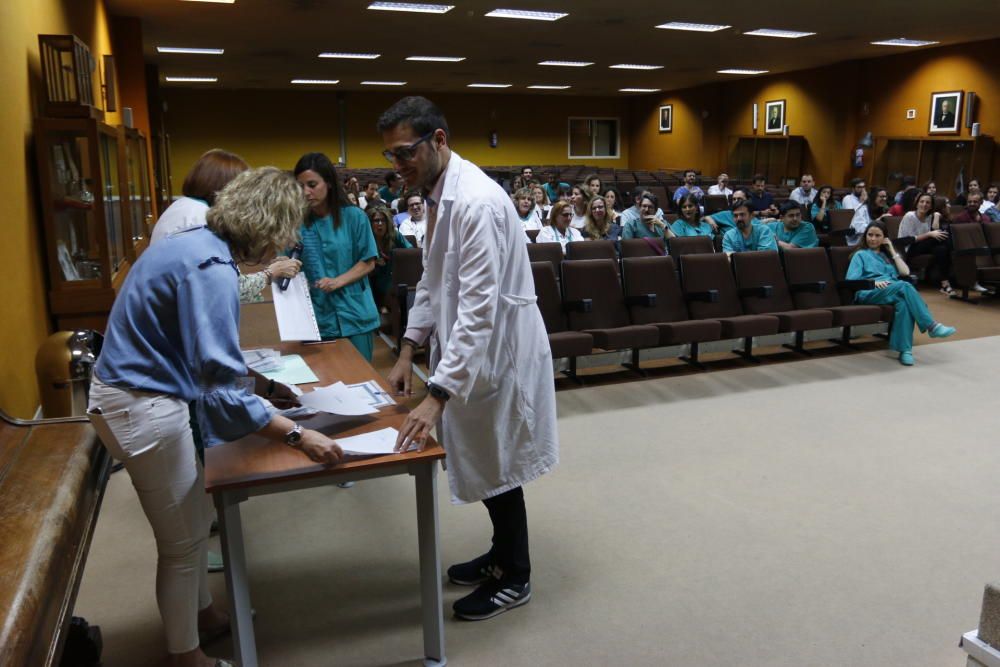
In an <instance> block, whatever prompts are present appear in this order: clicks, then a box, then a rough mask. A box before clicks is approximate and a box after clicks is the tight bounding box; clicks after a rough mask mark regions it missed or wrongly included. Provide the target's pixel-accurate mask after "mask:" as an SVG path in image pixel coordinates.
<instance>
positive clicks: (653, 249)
mask: <svg viewBox="0 0 1000 667" xmlns="http://www.w3.org/2000/svg"><path fill="white" fill-rule="evenodd" d="M621 246H622V258H625V257H656V256H657V255H664V254H666V250H665V249H664V246H663V239H622V241H621Z"/></svg>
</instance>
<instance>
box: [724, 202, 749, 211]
mask: <svg viewBox="0 0 1000 667" xmlns="http://www.w3.org/2000/svg"><path fill="white" fill-rule="evenodd" d="M741 208H745V209H746V210H747V213H749V212H750V202H749V200H746V199H737V200H736V201H734V202H733V205H732V206H730V207H729V210H730V211H732V212H733V213H736V211H738V210H739V209H741Z"/></svg>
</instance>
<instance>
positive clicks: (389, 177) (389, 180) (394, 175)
mask: <svg viewBox="0 0 1000 667" xmlns="http://www.w3.org/2000/svg"><path fill="white" fill-rule="evenodd" d="M401 178H402V176H400V175H399V173H398V172H395V171H390V172H389V173H388V174H386V175H385V184H386V185H387V186H389V187H392V184H393V183H395V182H396V181H398V180H399V179H401Z"/></svg>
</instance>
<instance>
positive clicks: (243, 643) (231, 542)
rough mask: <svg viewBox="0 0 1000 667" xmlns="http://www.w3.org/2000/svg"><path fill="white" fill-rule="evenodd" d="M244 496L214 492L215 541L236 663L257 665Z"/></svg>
mask: <svg viewBox="0 0 1000 667" xmlns="http://www.w3.org/2000/svg"><path fill="white" fill-rule="evenodd" d="M243 500H246V496H242V497H241V496H236V495H234V494H230V493H227V492H225V491H223V492H221V493H217V494H215V507H216V510H217V511H218V515H219V541H220V542H221V543H222V557H223V560H225V563H226V589H227V590H228V591H229V618H230V621H229V622H230V626H231V627H232V633H233V650H234V651H235V653H236V654H235V656H233V657H234V658H235V659H236V663H237V664H238V665H240V667H257V645H256V642H255V640H254V633H253V618H252V617H251V615H250V592H249V589H248V582H247V562H246V555H245V554H244V552H243V524H242V522H241V521H240V502H242V501H243Z"/></svg>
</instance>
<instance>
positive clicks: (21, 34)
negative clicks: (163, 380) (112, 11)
mask: <svg viewBox="0 0 1000 667" xmlns="http://www.w3.org/2000/svg"><path fill="white" fill-rule="evenodd" d="M0 30H2V31H3V38H2V39H0V81H2V82H3V90H4V95H5V99H4V102H3V104H0V155H3V156H4V160H3V163H2V166H0V201H2V202H4V223H3V225H4V230H3V240H4V255H5V257H6V262H7V270H6V271H5V272H4V274H5V275H4V290H3V293H4V299H3V308H4V310H3V312H4V314H5V316H6V318H5V319H6V326H4V327H0V407H2V408H3V409H4V410H5V411H6V412H8V413H10V414H13V415H15V416H18V417H30V416H32V415H33V414H34V412H35V408H36V406H37V405H38V391H37V387H36V382H35V369H34V358H35V351H36V350H37V349H38V346H39V345H40V344H41V342H42V341H43V340H44V339H45V338H46V336H48V334H49V333H50V326H51V325H50V322H49V318H48V314H47V306H46V291H47V284H46V283H47V279H46V266H45V259H44V254H45V253H44V246H43V245H42V244H43V240H42V239H43V237H42V227H41V222H40V220H39V213H38V203H37V198H36V192H35V187H36V181H35V175H34V162H35V160H34V147H33V145H32V142H31V137H32V119H33V118H34V116H35V115H36V113H38V111H39V109H40V106H39V104H38V91H39V89H40V87H41V85H40V82H41V73H40V72H41V71H40V68H39V62H38V35H39V34H40V33H42V34H66V33H74V34H76V35H77V36H78V37H80V39H82V40H83V41H84V42H86V43H87V44H88V45H89V46H90V47H91V53H93V54H94V55H95V56H96V57H97V58H98V59H99V58H100V55H101V54H104V53H111V39H110V32H109V28H108V17H107V15H106V13H105V8H104V3H103V0H74V1H73V2H62V1H61V0H4V1H3V2H0ZM110 122H112V123H117V122H118V119H117V117H116V116H114V115H111V116H110Z"/></svg>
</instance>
